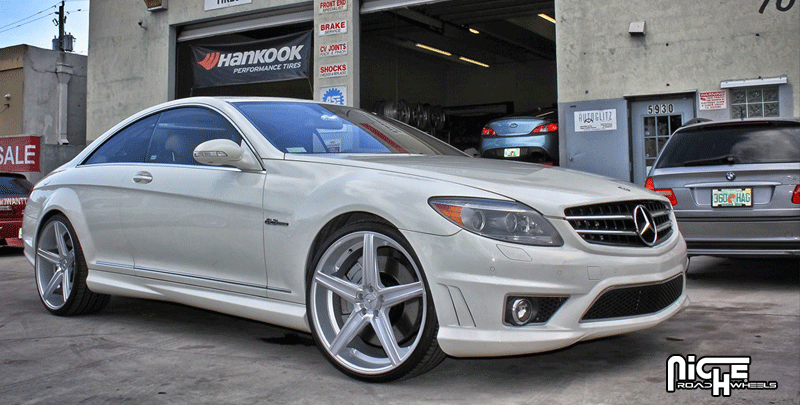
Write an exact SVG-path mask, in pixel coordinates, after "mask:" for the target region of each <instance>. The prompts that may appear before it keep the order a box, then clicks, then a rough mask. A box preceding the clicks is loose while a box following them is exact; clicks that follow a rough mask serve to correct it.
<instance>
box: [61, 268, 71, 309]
mask: <svg viewBox="0 0 800 405" xmlns="http://www.w3.org/2000/svg"><path fill="white" fill-rule="evenodd" d="M63 273H64V278H63V280H62V281H61V293H62V295H63V296H64V302H67V299H68V298H69V294H70V293H71V292H72V280H71V279H72V273H71V271H70V269H64V270H63Z"/></svg>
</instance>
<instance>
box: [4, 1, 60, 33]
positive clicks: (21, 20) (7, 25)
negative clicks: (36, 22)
mask: <svg viewBox="0 0 800 405" xmlns="http://www.w3.org/2000/svg"><path fill="white" fill-rule="evenodd" d="M56 6H57V4H56V5H52V6H50V7H48V8H46V9H44V10H42V11H39V12H37V13H34V14H31V15H29V16H27V17H25V18H22V19H20V20H17V21H14V22H12V23H10V24H6V25H4V26H2V27H0V30H2V29H4V28H6V27H9V26H11V25H14V24H18V23H21V22H23V21H25V20H27V19H30V18H33V17H36V16H37V15H39V14H42V13H44V12H45V11H49V10H50V9H51V8H56ZM15 28H16V27H15Z"/></svg>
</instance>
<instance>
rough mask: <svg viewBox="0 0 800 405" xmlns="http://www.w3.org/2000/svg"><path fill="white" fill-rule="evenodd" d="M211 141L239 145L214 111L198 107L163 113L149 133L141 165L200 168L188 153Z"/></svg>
mask: <svg viewBox="0 0 800 405" xmlns="http://www.w3.org/2000/svg"><path fill="white" fill-rule="evenodd" d="M212 139H229V140H231V141H233V142H235V143H236V144H238V145H241V144H242V136H241V135H240V134H239V132H238V131H237V130H236V129H235V128H234V127H233V125H231V123H230V122H228V120H226V119H225V118H224V117H222V116H221V115H219V114H217V113H216V112H214V111H211V110H206V109H204V108H198V107H189V108H178V109H174V110H169V111H164V112H163V113H161V118H160V119H159V121H158V124H157V125H156V129H155V131H154V132H153V139H152V141H151V142H150V148H149V149H148V151H147V158H146V160H145V162H146V163H168V164H183V165H200V163H197V161H195V160H194V157H193V156H192V152H194V148H196V147H197V145H199V144H201V143H203V142H205V141H210V140H212Z"/></svg>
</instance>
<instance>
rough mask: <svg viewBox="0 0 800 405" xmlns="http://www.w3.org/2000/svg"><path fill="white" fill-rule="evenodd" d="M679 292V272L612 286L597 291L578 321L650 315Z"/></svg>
mask: <svg viewBox="0 0 800 405" xmlns="http://www.w3.org/2000/svg"><path fill="white" fill-rule="evenodd" d="M682 293H683V274H680V275H678V276H675V277H673V278H671V279H669V280H667V281H664V282H660V283H652V284H640V285H633V286H623V287H612V288H610V289H608V290H606V291H605V292H603V293H602V294H600V297H598V298H597V299H596V300H595V302H594V303H593V304H592V306H591V307H589V310H588V311H586V314H584V315H583V318H581V322H584V321H597V320H605V319H613V318H625V317H631V316H639V315H648V314H653V313H656V312H658V311H661V310H662V309H664V308H666V307H668V306H670V304H672V303H673V302H675V300H677V299H678V298H679V297H680V296H681V294H682Z"/></svg>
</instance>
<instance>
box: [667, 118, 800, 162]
mask: <svg viewBox="0 0 800 405" xmlns="http://www.w3.org/2000/svg"><path fill="white" fill-rule="evenodd" d="M797 162H800V125H796V124H794V125H793V124H783V123H782V124H774V125H764V124H756V125H748V126H744V125H737V126H735V127H711V128H698V129H689V130H687V131H678V132H676V133H675V134H674V135H672V138H671V139H670V141H669V143H668V144H667V146H666V147H665V148H664V151H663V152H662V154H661V157H660V158H659V160H658V163H657V164H656V167H657V168H664V167H686V166H718V165H732V164H755V163H797Z"/></svg>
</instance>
